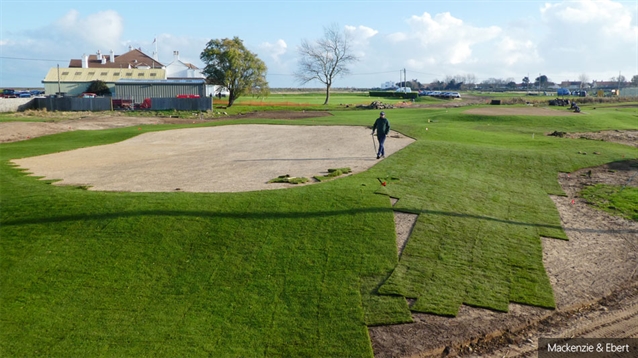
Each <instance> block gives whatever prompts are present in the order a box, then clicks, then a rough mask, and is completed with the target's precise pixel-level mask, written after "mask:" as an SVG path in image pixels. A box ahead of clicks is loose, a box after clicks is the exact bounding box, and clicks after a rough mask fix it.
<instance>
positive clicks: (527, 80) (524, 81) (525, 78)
mask: <svg viewBox="0 0 638 358" xmlns="http://www.w3.org/2000/svg"><path fill="white" fill-rule="evenodd" d="M523 84H524V85H525V88H526V89H529V77H527V76H525V77H523Z"/></svg>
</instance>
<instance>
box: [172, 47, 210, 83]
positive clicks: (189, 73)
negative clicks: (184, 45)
mask: <svg viewBox="0 0 638 358" xmlns="http://www.w3.org/2000/svg"><path fill="white" fill-rule="evenodd" d="M166 78H167V79H169V80H170V79H179V78H206V76H204V74H203V73H202V70H200V69H199V68H198V67H197V66H195V65H193V64H192V63H187V62H184V61H182V60H180V59H179V51H173V62H171V63H169V64H168V65H167V66H166Z"/></svg>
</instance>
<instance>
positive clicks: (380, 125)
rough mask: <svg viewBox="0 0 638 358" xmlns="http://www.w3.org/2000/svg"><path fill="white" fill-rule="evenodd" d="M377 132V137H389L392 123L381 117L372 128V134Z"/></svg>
mask: <svg viewBox="0 0 638 358" xmlns="http://www.w3.org/2000/svg"><path fill="white" fill-rule="evenodd" d="M375 131H376V132H377V136H380V135H383V136H387V135H388V133H390V122H388V119H387V118H385V117H379V118H377V120H376V121H375V122H374V125H373V126H372V133H374V132H375Z"/></svg>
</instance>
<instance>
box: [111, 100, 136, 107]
mask: <svg viewBox="0 0 638 358" xmlns="http://www.w3.org/2000/svg"><path fill="white" fill-rule="evenodd" d="M112 102H113V109H133V100H132V99H114V100H112Z"/></svg>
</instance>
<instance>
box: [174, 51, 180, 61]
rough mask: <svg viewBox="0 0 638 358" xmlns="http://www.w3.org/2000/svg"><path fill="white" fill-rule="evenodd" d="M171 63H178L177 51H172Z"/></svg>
mask: <svg viewBox="0 0 638 358" xmlns="http://www.w3.org/2000/svg"><path fill="white" fill-rule="evenodd" d="M173 61H179V51H173Z"/></svg>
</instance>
